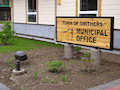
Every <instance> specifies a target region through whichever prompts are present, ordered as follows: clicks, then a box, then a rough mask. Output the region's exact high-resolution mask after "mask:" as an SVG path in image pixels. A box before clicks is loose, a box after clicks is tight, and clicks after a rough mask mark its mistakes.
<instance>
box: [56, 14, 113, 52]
mask: <svg viewBox="0 0 120 90" xmlns="http://www.w3.org/2000/svg"><path fill="white" fill-rule="evenodd" d="M57 18H78V19H79V18H101V19H102V18H109V19H110V21H111V26H110V31H111V34H110V49H107V48H100V47H94V46H89V45H81V44H75V43H69V42H63V41H58V40H57ZM55 34H56V37H55V38H56V42H61V43H66V44H73V45H80V46H85V47H92V48H96V49H103V50H111V51H112V50H113V49H114V48H113V47H114V43H113V40H114V17H72V16H65V17H62V16H57V17H56V33H55Z"/></svg>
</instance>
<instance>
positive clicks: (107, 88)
mask: <svg viewBox="0 0 120 90" xmlns="http://www.w3.org/2000/svg"><path fill="white" fill-rule="evenodd" d="M87 90H120V79H118V80H115V81H112V82H110V83H107V84H105V85H101V86H97V87H94V88H89V89H87Z"/></svg>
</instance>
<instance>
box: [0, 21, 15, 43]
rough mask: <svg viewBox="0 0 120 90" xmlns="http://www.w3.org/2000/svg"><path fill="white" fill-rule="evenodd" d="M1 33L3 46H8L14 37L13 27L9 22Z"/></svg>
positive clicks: (0, 38)
mask: <svg viewBox="0 0 120 90" xmlns="http://www.w3.org/2000/svg"><path fill="white" fill-rule="evenodd" d="M2 29H3V30H2V31H1V32H0V40H1V43H2V44H3V45H6V44H7V42H8V41H9V40H10V39H11V38H12V37H13V36H14V31H12V30H11V25H10V23H9V22H6V23H5V24H4V26H3V28H2Z"/></svg>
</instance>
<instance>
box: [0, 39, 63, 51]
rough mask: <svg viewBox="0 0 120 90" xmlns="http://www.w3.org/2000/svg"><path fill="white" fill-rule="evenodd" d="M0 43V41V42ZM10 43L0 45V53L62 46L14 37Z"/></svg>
mask: <svg viewBox="0 0 120 90" xmlns="http://www.w3.org/2000/svg"><path fill="white" fill-rule="evenodd" d="M0 43H1V42H0ZM8 43H9V44H10V45H7V46H0V53H7V52H14V51H17V50H23V51H26V50H31V49H39V48H45V47H62V46H61V45H58V44H52V43H48V42H43V41H36V40H30V39H25V38H19V37H15V38H14V39H11V40H10V41H9V42H8Z"/></svg>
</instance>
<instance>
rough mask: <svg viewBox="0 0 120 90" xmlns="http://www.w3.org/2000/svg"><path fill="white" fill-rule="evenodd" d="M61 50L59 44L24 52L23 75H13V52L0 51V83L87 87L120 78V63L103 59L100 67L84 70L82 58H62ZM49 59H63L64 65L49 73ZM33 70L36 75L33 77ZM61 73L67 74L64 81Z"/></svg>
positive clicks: (32, 89)
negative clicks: (55, 71) (57, 71)
mask: <svg viewBox="0 0 120 90" xmlns="http://www.w3.org/2000/svg"><path fill="white" fill-rule="evenodd" d="M63 51H64V50H63V48H58V47H52V48H41V49H37V50H29V51H26V53H27V55H28V60H26V61H24V62H21V68H24V69H25V70H26V73H25V74H23V75H13V74H12V69H13V67H12V66H11V65H12V64H15V60H14V53H1V54H0V82H1V83H3V84H5V85H6V86H7V87H9V88H10V89H11V90H86V89H87V88H91V87H95V86H98V85H102V84H105V83H108V82H110V81H113V80H116V79H119V78H120V64H117V63H111V62H107V61H105V60H102V64H101V66H100V67H93V66H90V68H91V70H90V71H89V72H87V71H85V70H84V69H85V67H84V64H83V62H82V61H81V59H79V58H77V59H71V60H66V59H63V58H62V57H63ZM81 55H82V54H80V56H81ZM102 56H104V54H102ZM110 56H111V55H110ZM114 56H115V55H112V57H114ZM118 58H120V56H119V57H118ZM8 60H12V62H9V63H8ZM52 60H54V61H55V60H62V61H63V63H64V64H65V65H66V68H64V69H62V71H61V72H60V73H51V72H49V71H48V67H47V64H46V63H47V62H49V61H52ZM10 64H11V65H10ZM35 72H36V73H37V74H38V75H36V76H34V73H35ZM63 76H67V79H68V80H67V83H66V81H63V80H62V77H63Z"/></svg>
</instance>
